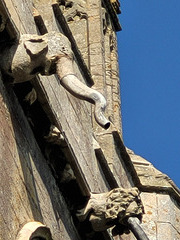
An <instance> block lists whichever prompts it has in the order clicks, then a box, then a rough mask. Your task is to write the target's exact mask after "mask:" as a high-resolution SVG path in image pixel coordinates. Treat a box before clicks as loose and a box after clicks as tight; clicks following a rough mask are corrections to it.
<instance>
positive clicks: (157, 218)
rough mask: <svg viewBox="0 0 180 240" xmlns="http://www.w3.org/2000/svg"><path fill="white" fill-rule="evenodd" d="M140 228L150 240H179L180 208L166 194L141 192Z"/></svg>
mask: <svg viewBox="0 0 180 240" xmlns="http://www.w3.org/2000/svg"><path fill="white" fill-rule="evenodd" d="M141 199H142V201H143V205H144V209H145V215H144V217H143V221H142V226H143V228H144V229H145V231H146V233H147V235H148V236H149V239H150V240H164V239H166V240H178V239H180V224H179V222H180V206H178V205H177V203H176V201H175V200H174V199H172V198H171V197H170V196H169V195H168V194H166V193H153V192H150V193H145V192H142V194H141Z"/></svg>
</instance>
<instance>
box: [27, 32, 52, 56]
mask: <svg viewBox="0 0 180 240" xmlns="http://www.w3.org/2000/svg"><path fill="white" fill-rule="evenodd" d="M29 36H30V38H29V39H27V38H26V39H24V47H25V48H26V51H27V53H28V54H29V55H30V56H31V57H37V56H39V55H41V54H44V53H47V51H48V39H47V38H46V37H45V35H44V36H38V35H29Z"/></svg>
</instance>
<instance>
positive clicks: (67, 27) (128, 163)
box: [0, 0, 180, 240]
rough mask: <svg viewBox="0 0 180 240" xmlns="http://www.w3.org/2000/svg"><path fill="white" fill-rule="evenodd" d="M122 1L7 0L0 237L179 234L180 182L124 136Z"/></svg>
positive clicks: (2, 24) (0, 102)
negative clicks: (128, 143)
mask: <svg viewBox="0 0 180 240" xmlns="http://www.w3.org/2000/svg"><path fill="white" fill-rule="evenodd" d="M117 14H120V3H119V1H118V0H0V111H1V114H0V123H1V128H0V153H1V154H0V175H1V181H0V240H7V239H8V240H97V239H99V240H135V239H139V240H142V239H143V240H147V239H149V240H178V239H180V224H179V222H180V206H179V204H180V191H179V189H178V188H177V187H176V185H175V184H174V183H173V182H172V181H171V179H169V178H168V177H167V176H166V175H164V174H163V173H161V172H160V171H158V170H157V169H155V168H154V167H153V165H152V164H151V163H150V162H148V161H147V160H145V159H143V158H142V157H140V156H137V155H136V154H135V153H134V152H133V151H131V150H129V149H127V148H126V147H125V146H124V144H123V140H122V125H121V102H120V89H119V84H120V83H119V68H118V56H117V37H116V32H117V31H120V30H121V25H120V23H119V21H118V17H117Z"/></svg>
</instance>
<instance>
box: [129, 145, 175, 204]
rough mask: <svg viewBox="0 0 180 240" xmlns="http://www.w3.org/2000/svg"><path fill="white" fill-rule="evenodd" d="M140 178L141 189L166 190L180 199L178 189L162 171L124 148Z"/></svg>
mask: <svg viewBox="0 0 180 240" xmlns="http://www.w3.org/2000/svg"><path fill="white" fill-rule="evenodd" d="M126 150H127V153H128V155H129V157H130V159H131V161H132V163H133V165H134V167H135V170H136V172H137V175H138V178H139V180H140V186H139V187H140V189H141V190H142V191H150V192H151V191H155V192H166V193H168V194H170V195H171V196H172V197H174V198H175V199H176V200H178V201H180V189H179V188H178V187H177V186H176V185H175V183H174V182H173V181H172V180H171V179H170V178H169V177H168V176H167V175H166V174H164V173H162V172H160V171H159V170H157V169H156V168H155V167H154V166H153V165H152V164H151V163H150V162H149V161H147V160H146V159H144V158H142V157H141V156H139V155H136V154H135V153H134V152H133V151H132V150H130V149H128V148H126Z"/></svg>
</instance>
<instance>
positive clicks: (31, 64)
mask: <svg viewBox="0 0 180 240" xmlns="http://www.w3.org/2000/svg"><path fill="white" fill-rule="evenodd" d="M0 59H1V60H0V68H1V70H2V71H3V72H4V73H5V74H7V75H9V76H11V77H12V79H13V82H14V83H18V82H24V81H29V80H31V79H33V78H34V77H35V76H36V75H37V74H39V73H40V74H41V75H51V74H57V75H58V76H59V78H60V83H61V85H62V86H63V87H64V88H65V89H66V90H67V91H68V92H70V93H71V94H72V95H74V96H75V97H77V98H79V99H83V100H86V101H88V102H90V103H93V104H95V111H94V115H95V119H96V121H97V123H98V124H99V125H100V126H102V127H103V128H105V129H107V128H109V126H110V122H109V121H108V120H107V119H106V117H105V116H104V110H105V107H106V100H105V98H104V96H103V95H102V94H101V93H99V92H98V91H96V90H94V89H92V88H90V87H88V86H87V85H85V84H84V83H82V82H81V81H80V80H79V79H78V77H77V76H76V74H75V71H74V69H73V53H72V49H71V44H70V42H69V40H68V39H67V37H65V36H64V35H63V34H61V33H57V32H49V33H47V34H44V35H42V36H39V35H31V34H23V35H21V36H20V39H19V41H18V42H16V43H14V44H13V45H11V46H10V47H7V48H5V49H3V51H2V52H1V53H0Z"/></svg>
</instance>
